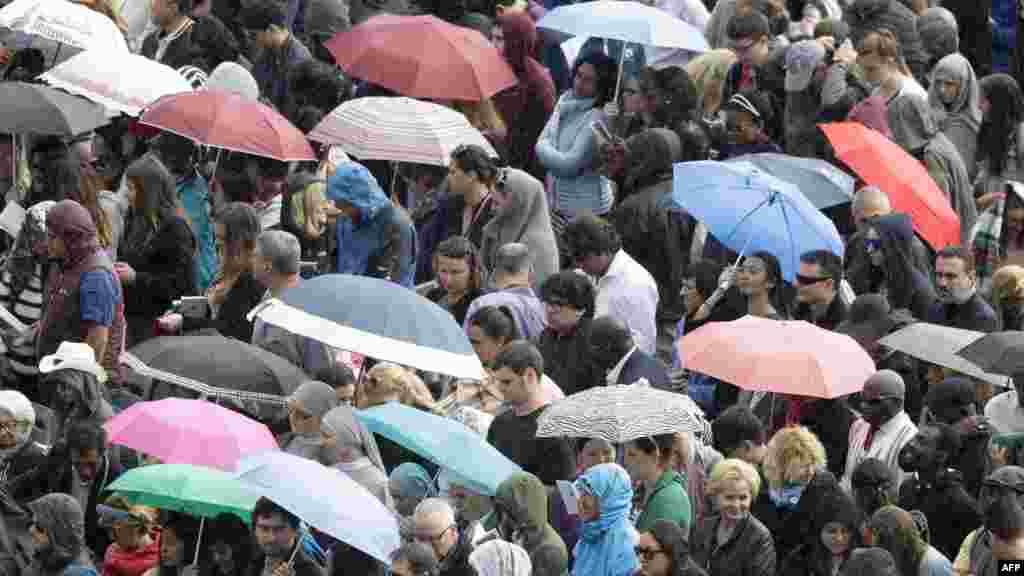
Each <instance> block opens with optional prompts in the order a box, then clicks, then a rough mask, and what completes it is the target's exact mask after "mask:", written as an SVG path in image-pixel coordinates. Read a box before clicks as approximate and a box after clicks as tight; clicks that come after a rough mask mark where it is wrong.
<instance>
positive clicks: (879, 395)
mask: <svg viewBox="0 0 1024 576" xmlns="http://www.w3.org/2000/svg"><path fill="white" fill-rule="evenodd" d="M906 393H907V390H906V386H905V385H904V384H903V377H902V376H900V375H899V374H898V373H897V372H894V371H892V370H879V371H878V372H875V373H874V375H872V376H871V377H870V378H868V381H867V382H865V383H864V391H863V392H861V406H860V408H861V418H860V419H858V420H857V421H856V422H854V423H853V425H852V426H850V450H849V452H847V454H846V472H845V473H844V474H843V480H842V486H843V487H844V488H845V489H846V490H849V489H850V478H851V477H852V476H853V470H854V469H855V468H857V465H858V464H860V463H861V462H862V461H863V460H865V459H866V458H877V459H878V460H881V461H882V462H885V463H886V465H888V466H889V468H891V469H892V470H893V471H895V472H896V476H897V478H898V480H899V481H898V482H896V484H894V486H893V489H894V492H895V490H896V489H897V487H898V486H899V485H900V484H902V483H903V470H901V469H900V465H899V457H900V450H902V449H903V447H904V446H905V445H906V444H907V442H909V441H910V439H911V438H913V437H914V436H916V435H917V426H916V425H914V422H913V421H912V420H911V419H910V416H908V415H907V413H906V411H905V410H903V400H904V397H905V396H906ZM893 496H894V497H895V493H894V494H893Z"/></svg>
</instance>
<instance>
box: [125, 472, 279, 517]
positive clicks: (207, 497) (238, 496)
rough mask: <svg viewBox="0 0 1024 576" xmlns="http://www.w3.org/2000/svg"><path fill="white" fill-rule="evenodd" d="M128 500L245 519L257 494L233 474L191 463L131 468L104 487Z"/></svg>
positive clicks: (201, 514)
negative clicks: (232, 515) (231, 515)
mask: <svg viewBox="0 0 1024 576" xmlns="http://www.w3.org/2000/svg"><path fill="white" fill-rule="evenodd" d="M105 490H107V491H108V492H116V493H118V494H123V495H124V496H126V497H127V498H128V499H129V500H130V501H131V502H132V503H134V504H141V505H143V506H152V507H154V508H160V509H161V510H173V511H175V512H181V513H184V514H188V515H190V516H199V517H202V518H214V517H216V516H217V515H219V514H234V515H235V516H238V517H239V518H241V519H242V520H243V521H245V522H246V523H248V522H249V521H250V515H251V512H252V509H253V507H254V506H255V505H256V501H257V500H259V494H258V493H256V492H255V491H254V490H252V489H251V488H250V487H249V486H247V485H245V484H243V483H242V482H240V481H239V480H238V479H236V478H235V477H234V475H233V474H230V473H228V472H223V471H221V470H216V469H213V468H207V467H205V466H193V465H191V464H153V465H150V466H141V467H139V468H133V469H131V470H129V471H127V472H125V473H124V474H122V475H121V477H120V478H118V479H117V480H115V481H113V482H112V483H110V484H109V485H107V487H106V488H105Z"/></svg>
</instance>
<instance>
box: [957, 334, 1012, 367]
mask: <svg viewBox="0 0 1024 576" xmlns="http://www.w3.org/2000/svg"><path fill="white" fill-rule="evenodd" d="M956 355H957V356H960V357H961V358H963V359H964V360H967V361H968V362H971V363H973V364H975V365H977V366H978V367H979V368H981V369H982V370H984V371H986V372H991V373H993V374H1006V375H1008V376H1012V375H1014V374H1017V373H1019V372H1024V332H994V333H992V334H986V335H984V336H982V337H981V338H978V339H977V340H975V341H974V342H971V343H970V344H968V345H967V346H965V347H963V348H961V349H960V351H959V352H957V353H956Z"/></svg>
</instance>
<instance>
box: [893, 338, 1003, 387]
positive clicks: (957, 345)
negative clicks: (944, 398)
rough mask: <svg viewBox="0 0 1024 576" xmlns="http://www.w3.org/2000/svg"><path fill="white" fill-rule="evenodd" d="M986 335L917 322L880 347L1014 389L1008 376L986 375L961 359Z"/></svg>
mask: <svg viewBox="0 0 1024 576" xmlns="http://www.w3.org/2000/svg"><path fill="white" fill-rule="evenodd" d="M984 335H985V333H984V332H975V331H973V330H963V329H960V328H953V327H951V326H942V325H940V324H929V323H928V322H915V323H913V324H911V325H909V326H906V327H904V328H901V329H899V330H897V331H895V332H893V333H892V334H889V335H888V336H886V337H885V338H882V339H881V340H879V341H878V343H879V344H881V345H883V346H888V347H889V348H892V349H893V350H898V351H900V352H903V353H905V354H909V355H910V356H913V357H914V358H918V359H920V360H923V361H925V362H928V363H931V364H937V365H939V366H943V367H945V368H949V369H951V370H955V371H957V372H960V373H961V374H966V375H968V376H971V377H972V378H977V379H979V380H984V381H985V382H989V383H991V384H995V385H996V386H1003V387H1007V386H1010V383H1009V382H1008V381H1007V378H1006V376H1001V375H999V374H991V373H989V372H985V371H984V370H982V369H981V368H979V367H978V366H976V365H975V364H973V363H971V362H968V361H967V360H965V359H963V358H962V357H960V356H957V351H959V350H961V349H963V348H964V347H966V346H968V345H969V344H971V343H972V342H974V341H976V340H978V339H979V338H981V337H982V336H984Z"/></svg>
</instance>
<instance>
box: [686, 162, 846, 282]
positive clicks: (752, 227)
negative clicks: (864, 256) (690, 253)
mask: <svg viewBox="0 0 1024 576" xmlns="http://www.w3.org/2000/svg"><path fill="white" fill-rule="evenodd" d="M719 199H728V202H722V201H718V200H719ZM672 200H673V201H674V202H675V203H676V204H678V205H679V206H681V207H682V208H684V209H685V210H686V211H687V212H689V213H690V214H692V215H693V217H694V218H697V219H698V220H700V221H701V222H703V223H704V225H705V226H707V227H708V230H709V231H710V232H711V233H712V234H713V235H714V236H715V238H717V239H718V240H719V241H720V242H722V243H723V244H725V245H726V246H728V247H729V248H731V249H733V250H735V251H736V252H740V253H750V252H753V251H757V250H765V251H767V252H770V253H771V254H773V255H774V256H775V257H776V258H778V259H779V264H780V265H781V266H782V275H783V277H785V278H786V280H788V281H790V282H792V281H793V279H794V278H795V277H796V271H797V269H798V268H799V261H800V255H801V254H803V253H804V252H810V251H812V250H828V251H829V252H832V253H833V254H839V255H841V254H842V253H843V241H842V239H841V238H840V237H839V231H838V230H836V226H835V224H833V223H832V221H831V220H829V219H828V218H827V217H826V216H825V215H824V214H822V213H821V212H820V211H818V209H817V208H815V207H814V204H812V203H811V202H810V200H808V199H807V198H806V197H805V196H804V195H803V194H802V193H801V192H800V190H799V189H798V188H797V187H796V186H795V185H793V184H790V183H789V182H784V181H782V180H779V179H778V178H775V177H774V176H771V175H770V174H768V173H766V172H764V171H763V170H761V169H759V168H757V167H756V166H754V165H752V164H749V163H747V162H713V161H704V162H683V163H680V164H676V165H675V168H674V171H673V179H672Z"/></svg>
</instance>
